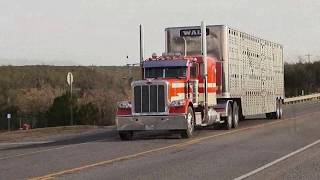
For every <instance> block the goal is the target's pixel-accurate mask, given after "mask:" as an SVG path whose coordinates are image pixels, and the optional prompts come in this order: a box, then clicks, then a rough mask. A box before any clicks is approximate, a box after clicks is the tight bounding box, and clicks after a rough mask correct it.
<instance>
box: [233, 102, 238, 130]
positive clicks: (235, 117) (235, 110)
mask: <svg viewBox="0 0 320 180" xmlns="http://www.w3.org/2000/svg"><path fill="white" fill-rule="evenodd" d="M238 125H239V106H238V104H237V102H234V103H233V105H232V128H237V127H238Z"/></svg>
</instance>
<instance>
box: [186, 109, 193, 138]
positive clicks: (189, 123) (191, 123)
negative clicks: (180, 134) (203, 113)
mask: <svg viewBox="0 0 320 180" xmlns="http://www.w3.org/2000/svg"><path fill="white" fill-rule="evenodd" d="M187 121H188V131H189V133H190V134H192V132H193V121H192V114H191V113H188V117H187Z"/></svg>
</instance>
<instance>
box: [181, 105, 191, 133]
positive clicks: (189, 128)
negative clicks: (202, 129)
mask: <svg viewBox="0 0 320 180" xmlns="http://www.w3.org/2000/svg"><path fill="white" fill-rule="evenodd" d="M186 120H187V129H186V130H183V131H182V132H181V137H182V138H190V137H192V135H193V131H194V113H193V109H192V107H190V106H189V107H188V113H187V119H186Z"/></svg>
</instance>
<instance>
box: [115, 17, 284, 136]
mask: <svg viewBox="0 0 320 180" xmlns="http://www.w3.org/2000/svg"><path fill="white" fill-rule="evenodd" d="M140 32H142V31H140ZM141 34H142V33H140V35H141ZM140 37H141V38H140V42H143V40H142V35H141V36H140ZM165 37H166V38H165V42H166V47H165V53H164V54H163V55H162V56H156V55H153V56H152V57H151V58H148V59H145V60H143V43H140V50H141V51H140V55H141V58H140V59H141V60H143V61H141V68H142V72H143V73H142V80H139V81H134V82H132V84H131V87H132V96H131V97H132V98H131V100H129V101H122V102H119V103H118V110H117V115H116V124H117V130H118V132H119V135H120V138H121V139H122V140H130V139H132V136H133V134H134V132H136V131H149V130H153V131H154V130H169V131H172V132H174V133H179V134H181V137H183V138H189V137H191V136H192V134H193V132H194V129H195V126H211V125H216V124H222V125H223V126H224V127H225V128H226V129H231V128H237V126H238V124H239V120H240V119H243V118H244V117H245V116H248V115H255V114H266V117H267V118H274V119H277V118H281V116H282V106H281V105H282V102H283V98H284V83H283V79H284V77H283V72H284V71H283V47H282V46H281V45H279V44H276V43H273V42H270V41H267V40H264V39H261V38H257V37H254V36H252V35H249V34H247V33H244V32H241V31H238V30H235V29H233V28H230V27H228V26H224V25H210V26H205V24H204V23H203V22H202V24H201V26H200V27H199V26H192V27H172V28H166V29H165Z"/></svg>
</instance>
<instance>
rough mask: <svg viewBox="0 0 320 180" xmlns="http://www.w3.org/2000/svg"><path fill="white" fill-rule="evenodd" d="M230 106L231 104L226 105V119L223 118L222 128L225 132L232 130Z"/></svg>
mask: <svg viewBox="0 0 320 180" xmlns="http://www.w3.org/2000/svg"><path fill="white" fill-rule="evenodd" d="M232 115H233V114H232V105H231V103H228V107H227V117H224V118H225V120H224V126H225V128H226V129H227V130H230V129H231V128H232V121H233V117H232Z"/></svg>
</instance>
